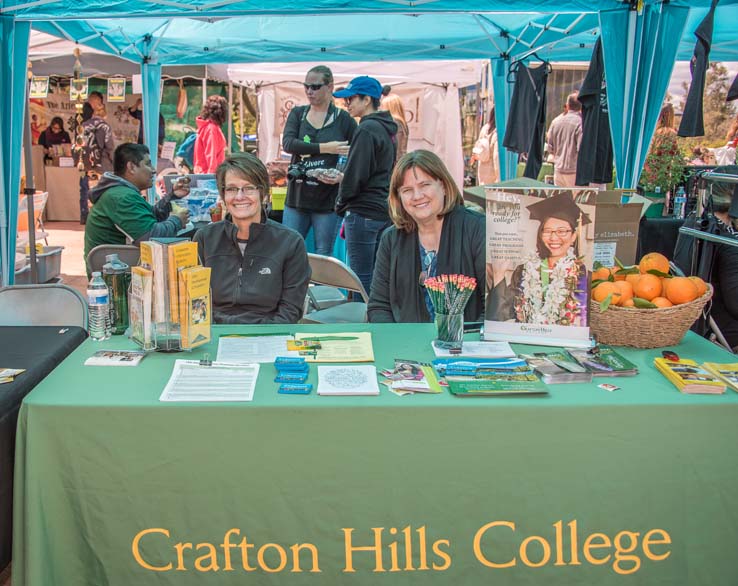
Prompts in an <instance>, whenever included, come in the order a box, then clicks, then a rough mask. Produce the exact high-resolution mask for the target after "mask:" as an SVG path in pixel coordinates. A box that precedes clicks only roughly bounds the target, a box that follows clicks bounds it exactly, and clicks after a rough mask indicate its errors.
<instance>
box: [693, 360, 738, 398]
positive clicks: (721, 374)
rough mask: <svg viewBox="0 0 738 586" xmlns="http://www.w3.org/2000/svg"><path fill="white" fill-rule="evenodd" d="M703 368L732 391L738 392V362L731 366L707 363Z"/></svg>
mask: <svg viewBox="0 0 738 586" xmlns="http://www.w3.org/2000/svg"><path fill="white" fill-rule="evenodd" d="M702 366H704V367H705V369H706V370H708V371H709V372H711V373H712V374H714V375H715V376H716V377H718V378H719V379H720V380H722V381H723V382H725V384H727V385H728V386H729V387H730V388H731V389H733V390H734V391H736V392H738V362H733V363H731V364H718V363H717V362H705V363H704V364H703V365H702Z"/></svg>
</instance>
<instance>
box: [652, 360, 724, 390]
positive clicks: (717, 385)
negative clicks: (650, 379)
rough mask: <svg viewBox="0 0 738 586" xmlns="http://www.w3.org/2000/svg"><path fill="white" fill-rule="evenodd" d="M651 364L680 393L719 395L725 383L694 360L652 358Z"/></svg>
mask: <svg viewBox="0 0 738 586" xmlns="http://www.w3.org/2000/svg"><path fill="white" fill-rule="evenodd" d="M653 365H654V366H655V367H656V369H657V370H658V371H659V372H660V373H661V374H663V375H664V376H665V377H666V378H667V379H668V380H669V382H671V383H672V384H673V385H674V386H675V387H676V388H677V389H679V390H680V391H681V392H682V393H690V394H692V393H694V394H708V395H719V394H721V393H724V392H725V383H724V382H723V381H722V380H720V379H719V378H718V377H716V376H715V375H714V374H712V373H711V372H709V371H708V370H707V369H705V368H703V367H701V366H700V365H699V364H697V363H696V362H695V361H694V360H689V359H686V358H681V359H680V360H667V359H666V358H654V360H653Z"/></svg>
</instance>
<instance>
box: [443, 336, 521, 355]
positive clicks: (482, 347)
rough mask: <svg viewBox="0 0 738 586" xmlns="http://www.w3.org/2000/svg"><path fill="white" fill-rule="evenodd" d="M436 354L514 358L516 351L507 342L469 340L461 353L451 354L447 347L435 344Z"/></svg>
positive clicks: (462, 347)
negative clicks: (439, 346)
mask: <svg viewBox="0 0 738 586" xmlns="http://www.w3.org/2000/svg"><path fill="white" fill-rule="evenodd" d="M433 352H435V354H436V356H439V357H442V356H455V357H458V356H468V357H470V358H512V357H513V356H515V352H514V351H513V349H512V348H511V347H510V344H509V343H507V342H467V341H466V340H464V343H463V344H462V346H461V354H451V352H450V351H449V350H447V349H445V348H438V347H436V345H435V344H433Z"/></svg>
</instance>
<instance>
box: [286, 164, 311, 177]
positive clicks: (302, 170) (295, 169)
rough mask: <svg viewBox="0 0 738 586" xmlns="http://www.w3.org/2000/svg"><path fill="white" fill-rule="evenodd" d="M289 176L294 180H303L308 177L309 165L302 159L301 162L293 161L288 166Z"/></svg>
mask: <svg viewBox="0 0 738 586" xmlns="http://www.w3.org/2000/svg"><path fill="white" fill-rule="evenodd" d="M287 177H288V178H289V179H291V180H293V181H301V180H303V179H305V177H307V165H305V163H303V162H302V161H300V162H299V163H292V164H291V165H290V166H289V167H287Z"/></svg>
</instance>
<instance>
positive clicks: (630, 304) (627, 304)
mask: <svg viewBox="0 0 738 586" xmlns="http://www.w3.org/2000/svg"><path fill="white" fill-rule="evenodd" d="M620 307H635V303H633V299H632V298H631V299H625V300H624V301H623V302H622V303H621V304H620Z"/></svg>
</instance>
